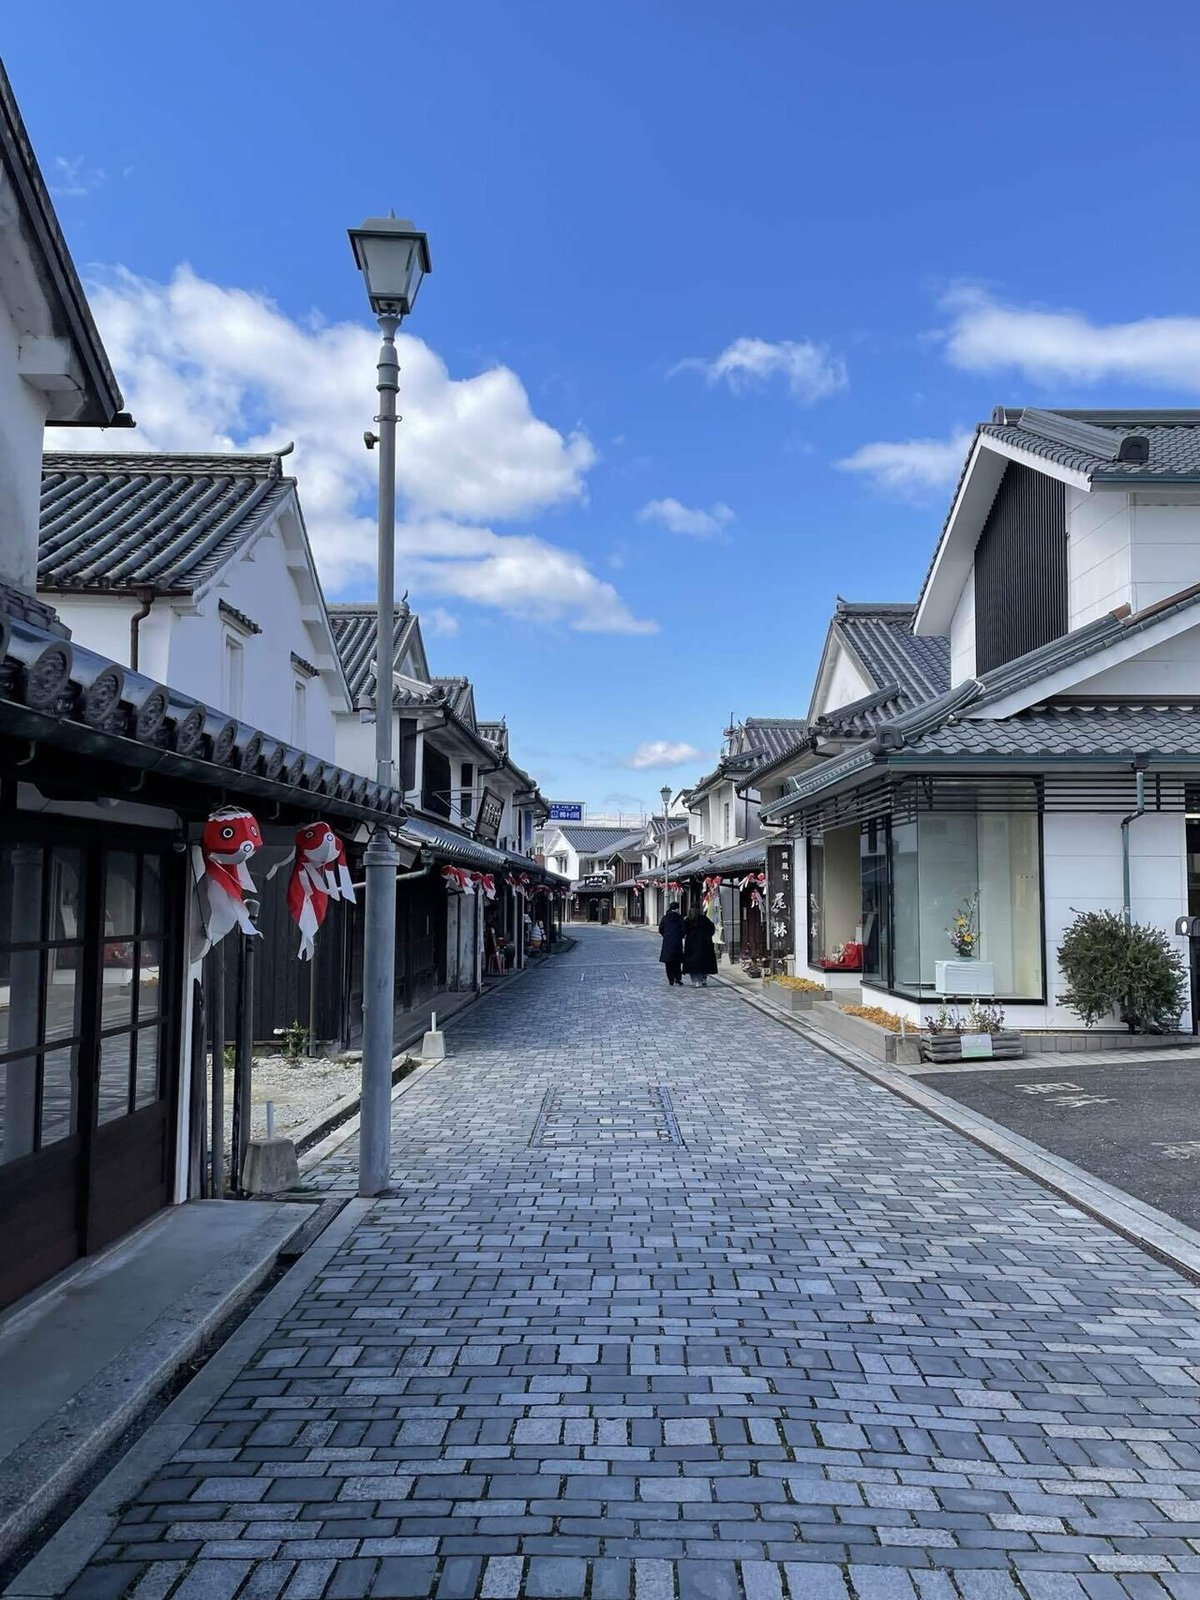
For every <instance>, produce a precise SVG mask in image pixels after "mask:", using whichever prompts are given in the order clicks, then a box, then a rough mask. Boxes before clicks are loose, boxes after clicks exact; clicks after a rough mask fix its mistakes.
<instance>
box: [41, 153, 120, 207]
mask: <svg viewBox="0 0 1200 1600" xmlns="http://www.w3.org/2000/svg"><path fill="white" fill-rule="evenodd" d="M107 180H108V174H107V173H106V172H105V170H104V168H103V167H92V166H89V165H88V163H87V162H86V161H85V160H84V158H83V157H82V156H55V158H54V161H53V163H52V164H51V168H50V176H49V185H50V193H51V194H56V195H58V196H60V197H61V198H64V199H69V200H75V199H79V198H81V197H82V196H83V195H88V194H91V193H92V192H93V190H95V189H99V188H100V187H101V186H102V185H103V184H104V183H106V182H107Z"/></svg>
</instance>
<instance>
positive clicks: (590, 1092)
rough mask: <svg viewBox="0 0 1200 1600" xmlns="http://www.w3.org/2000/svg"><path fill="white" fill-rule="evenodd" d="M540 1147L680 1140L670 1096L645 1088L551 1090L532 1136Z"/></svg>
mask: <svg viewBox="0 0 1200 1600" xmlns="http://www.w3.org/2000/svg"><path fill="white" fill-rule="evenodd" d="M529 1142H530V1144H531V1145H538V1146H541V1147H542V1148H543V1149H566V1148H571V1147H577V1146H590V1145H609V1144H611V1145H630V1144H633V1145H662V1144H682V1143H683V1140H682V1138H681V1137H680V1133H679V1124H678V1123H677V1122H676V1121H675V1111H674V1108H673V1107H672V1105H671V1096H670V1095H669V1094H668V1093H667V1091H666V1089H664V1088H663V1087H662V1086H661V1085H659V1084H651V1085H649V1086H648V1087H646V1088H643V1089H550V1090H548V1091H547V1094H546V1098H545V1099H544V1100H543V1101H542V1109H541V1111H540V1112H539V1113H538V1119H537V1122H536V1124H535V1125H534V1129H533V1136H532V1138H531V1139H530V1141H529Z"/></svg>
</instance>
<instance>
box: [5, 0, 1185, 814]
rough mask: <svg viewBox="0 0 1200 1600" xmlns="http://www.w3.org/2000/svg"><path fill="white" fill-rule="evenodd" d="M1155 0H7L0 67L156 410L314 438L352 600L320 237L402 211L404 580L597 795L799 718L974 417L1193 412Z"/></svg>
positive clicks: (353, 569) (310, 506)
mask: <svg viewBox="0 0 1200 1600" xmlns="http://www.w3.org/2000/svg"><path fill="white" fill-rule="evenodd" d="M1142 16H1143V14H1142V13H1139V12H1137V11H1136V10H1133V11H1131V10H1130V9H1129V8H1128V7H1127V6H1117V5H1116V4H1113V3H1111V0H1110V4H1108V5H1100V6H1097V5H1096V4H1095V3H1094V0H1092V3H1090V4H1087V5H1083V4H1074V3H1056V4H1053V5H1050V6H1046V7H1042V8H1041V9H1040V10H1039V11H1037V12H1036V13H1030V12H1029V11H1028V10H1024V11H1022V10H1020V9H1017V10H1012V9H1009V10H1007V11H1005V10H1003V9H997V8H986V9H985V8H978V7H970V6H964V5H963V4H961V0H959V3H956V4H953V5H951V4H943V3H940V0H923V3H922V4H921V5H919V6H916V7H912V6H909V7H898V6H895V5H893V4H890V3H889V4H884V3H875V0H872V3H869V4H867V3H863V4H856V3H848V4H845V5H840V6H823V7H818V6H815V5H806V4H799V3H792V4H775V5H766V4H749V5H744V6H740V7H729V6H726V5H717V4H714V3H709V0H691V3H686V4H685V3H683V0H654V3H647V0H638V3H634V0H605V3H604V4H603V5H600V4H595V3H591V0H581V3H579V4H572V5H562V4H551V3H545V4H540V3H539V4H527V3H522V0H512V3H510V4H507V5H504V6H497V5H495V4H494V3H492V4H484V3H475V0H471V3H461V4H460V3H454V0H448V3H445V4H442V5H437V6H400V5H396V4H394V3H393V4H392V5H387V6H381V7H376V8H374V9H369V8H368V9H367V10H362V9H361V8H360V9H354V8H351V9H347V8H344V7H331V6H329V5H324V4H315V3H311V0H289V4H287V5H286V6H284V5H281V4H275V3H272V0H256V4H255V5H253V6H249V7H248V6H246V5H244V4H239V5H234V4H231V3H228V0H209V3H208V4H207V5H206V6H204V7H203V8H198V7H173V6H163V5H161V4H154V5H151V4H146V3H144V0H134V3H127V4H125V5H123V6H122V7H120V8H119V11H118V12H117V13H113V12H112V11H111V10H107V11H106V10H105V9H104V8H97V7H93V6H84V5H82V4H75V5H68V6H67V7H66V8H65V10H64V9H63V8H54V7H40V8H33V7H24V8H20V11H19V12H18V13H14V14H13V15H12V16H10V17H9V18H8V20H7V26H6V30H5V31H6V42H5V59H6V64H7V66H8V70H9V74H10V77H11V78H12V80H13V85H14V88H15V90H16V94H17V97H18V100H19V102H20V104H21V106H22V109H23V112H24V115H25V118H26V122H27V124H28V126H29V129H30V132H31V134H32V137H33V140H34V144H35V147H36V149H37V151H38V153H39V156H40V159H41V161H42V165H43V168H44V169H45V171H46V174H47V177H48V179H49V181H50V182H51V185H52V187H53V188H54V190H55V196H56V200H57V204H58V207H59V211H60V216H61V219H62V222H63V226H64V229H65V231H66V233H67V237H68V240H69V242H70V244H71V246H72V249H73V251H74V253H75V256H76V259H77V261H78V262H79V263H80V266H81V268H82V270H83V271H84V272H85V275H86V276H87V277H88V279H89V283H90V285H92V286H93V300H94V304H95V305H96V308H97V313H98V316H99V318H100V321H101V326H102V330H103V331H104V334H105V337H106V340H107V341H108V343H109V348H110V352H111V353H112V354H113V356H114V360H115V362H116V364H117V367H118V375H119V376H120V377H121V379H122V381H123V383H124V385H125V388H126V393H127V399H128V400H129V402H130V405H131V408H132V409H133V410H134V413H135V415H136V416H138V418H139V421H140V422H141V423H142V424H143V437H144V440H145V442H146V443H147V444H151V445H154V446H156V447H158V448H178V449H185V448H195V449H201V448H213V447H214V444H221V443H224V442H226V441H228V442H230V443H233V444H239V445H240V444H256V445H260V446H261V445H263V444H266V443H282V442H284V441H285V440H286V439H287V438H291V437H295V438H297V440H298V449H297V453H296V457H295V460H296V463H297V466H296V470H297V474H298V476H299V478H300V488H301V497H302V502H303V503H304V505H305V507H306V511H307V515H308V520H309V524H310V531H311V532H312V534H313V538H314V543H315V544H316V546H317V549H318V553H319V558H320V560H321V563H322V568H323V572H324V574H325V579H326V585H327V588H328V590H329V592H330V594H331V596H335V597H345V598H357V597H362V596H365V595H368V594H369V592H370V579H369V566H368V562H369V555H370V526H369V520H368V519H369V516H370V513H371V506H370V498H369V488H370V479H369V474H370V470H371V468H372V464H373V458H367V457H365V455H364V453H363V452H362V450H361V444H359V443H358V441H359V437H360V434H361V431H362V429H363V427H364V426H366V425H367V424H368V423H369V420H370V416H371V413H372V410H373V404H372V401H373V398H374V397H373V395H372V394H371V392H370V383H371V361H372V351H373V348H374V341H373V338H372V337H371V335H370V332H369V325H368V319H367V316H366V314H365V307H364V302H363V299H362V291H361V285H360V282H359V280H358V279H357V276H356V274H355V271H354V268H353V263H352V261H351V257H350V252H349V247H348V245H347V243H346V238H345V228H346V227H347V225H349V224H355V223H357V222H359V221H360V220H361V219H362V218H363V217H364V216H366V215H368V214H372V213H378V212H380V211H386V210H387V209H388V208H389V207H394V208H395V209H396V211H397V212H398V213H400V214H408V215H411V216H413V217H414V218H416V219H417V220H418V221H419V223H420V224H421V225H422V226H424V227H425V228H427V230H428V232H429V235H430V242H431V248H432V252H433V261H434V273H433V275H432V277H431V278H430V279H429V281H428V283H427V284H426V286H425V288H424V289H423V291H422V294H421V297H420V300H419V302H418V305H417V308H416V311H415V313H414V316H413V317H412V319H411V320H410V322H409V324H408V325H407V329H406V332H407V333H408V334H409V335H410V336H411V337H410V340H409V341H408V342H407V343H406V346H405V350H404V359H405V374H403V375H402V382H403V383H404V384H405V392H404V393H402V396H401V409H402V411H405V413H406V424H405V430H406V434H405V436H403V438H402V444H401V452H402V461H401V488H402V494H403V498H404V506H405V511H406V517H405V526H404V530H403V532H402V537H401V551H400V558H399V571H400V584H401V587H405V586H408V587H409V588H410V589H411V597H412V599H413V601H414V603H415V604H416V605H417V607H418V608H419V609H420V610H421V612H422V615H423V616H425V617H427V618H428V619H429V624H430V625H429V628H428V630H427V644H428V647H429V652H430V656H431V658H432V661H433V665H434V670H435V671H440V672H446V673H451V672H465V673H467V674H469V675H470V676H471V677H472V678H473V679H474V680H475V681H476V684H477V698H478V702H479V705H480V709H481V712H483V713H485V714H487V715H489V716H499V715H507V717H508V720H509V723H510V726H511V728H512V730H513V748H514V754H515V755H516V756H517V759H518V760H521V761H522V762H523V763H524V764H526V765H527V766H528V767H529V768H530V769H531V770H533V771H534V772H535V773H536V774H537V775H538V776H539V777H541V778H542V780H543V787H544V788H545V789H546V791H547V792H548V793H550V794H551V796H552V797H561V798H572V799H573V798H582V799H585V800H586V801H588V802H589V803H590V804H591V805H592V807H593V808H594V809H611V808H612V807H613V806H615V805H618V804H620V805H623V806H625V807H633V806H636V804H637V803H638V801H639V800H642V801H645V802H647V803H649V801H650V800H651V799H652V797H653V796H654V794H655V793H656V792H657V790H658V788H659V786H660V785H661V784H662V782H663V781H664V780H668V781H671V782H673V783H675V784H682V783H684V782H685V781H687V780H688V779H689V778H693V777H695V776H696V775H698V773H699V771H700V770H702V768H703V766H704V763H705V758H706V757H707V756H708V755H710V754H711V753H712V752H713V751H715V749H716V748H717V746H718V744H719V742H720V733H721V729H722V728H723V727H724V726H725V724H726V722H727V721H728V718H729V715H730V712H733V713H734V714H735V715H736V716H739V717H740V716H746V715H751V714H767V715H772V714H773V715H788V714H801V713H803V711H804V709H805V706H806V702H807V697H808V692H809V689H810V685H811V681H812V675H813V670H814V667H815V664H816V659H817V655H818V652H819V648H820V643H821V640H822V638H823V635H824V629H825V625H826V621H827V618H828V615H829V612H830V609H831V607H832V605H833V602H834V598H835V596H836V595H837V594H839V593H840V594H842V595H844V596H846V597H847V598H851V599H861V600H897V599H907V598H912V597H914V595H915V593H916V590H917V588H918V587H919V584H920V579H921V576H922V574H923V572H924V569H925V565H926V563H927V560H928V557H929V554H930V550H931V548H932V544H933V541H934V540H935V538H936V535H937V531H938V529H939V527H940V524H941V520H942V517H943V515H944V512H945V508H946V504H947V498H948V493H949V488H950V487H951V486H952V482H953V479H954V477H955V476H956V474H957V469H958V465H959V464H960V461H961V455H962V448H961V445H962V440H961V437H960V435H961V434H962V433H963V431H964V430H968V429H970V428H971V427H972V426H973V425H974V424H975V423H976V422H977V421H979V420H980V419H982V418H984V417H986V416H987V414H988V413H989V411H990V409H991V407H992V406H993V405H994V404H996V403H1005V404H1022V403H1026V404H1042V405H1050V404H1075V405H1111V404H1138V405H1194V404H1197V403H1198V402H1197V399H1196V396H1197V394H1198V392H1200V303H1198V298H1200V297H1198V294H1197V288H1196V282H1197V279H1196V261H1197V257H1198V254H1200V251H1198V248H1197V245H1198V240H1197V232H1198V226H1200V224H1198V218H1200V208H1198V206H1197V185H1198V182H1200V161H1198V160H1197V156H1198V154H1200V152H1198V149H1197V145H1198V137H1197V136H1198V133H1200V117H1198V114H1197V110H1196V97H1195V61H1196V59H1197V46H1198V45H1200V37H1198V35H1200V23H1198V19H1197V13H1196V8H1195V7H1194V6H1192V5H1184V4H1165V5H1160V6H1158V7H1156V8H1155V10H1154V13H1153V18H1152V22H1150V23H1149V24H1148V25H1147V26H1146V27H1145V28H1144V29H1143V28H1142ZM372 24H374V26H372ZM352 325H357V328H358V329H359V330H362V331H361V332H356V331H355V327H354V326H352ZM73 442H75V443H79V442H81V441H79V440H78V438H76V440H74V441H73ZM121 442H122V444H124V442H125V441H121ZM95 444H96V445H100V444H101V441H100V440H99V439H97V440H96V441H95ZM655 741H663V742H664V743H666V744H670V745H676V744H677V745H681V746H687V747H690V748H691V749H692V750H693V751H695V752H696V754H695V755H694V756H684V757H683V758H682V759H681V760H680V761H679V762H677V763H676V764H674V765H671V766H663V765H662V764H660V763H651V764H648V765H642V766H636V765H631V764H630V763H631V762H632V761H634V760H635V759H636V753H637V752H638V751H639V750H641V749H643V747H645V746H648V745H653V744H654V742H655ZM643 760H648V757H646V756H645V755H643Z"/></svg>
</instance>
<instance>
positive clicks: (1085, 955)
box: [1058, 911, 1188, 1033]
mask: <svg viewBox="0 0 1200 1600" xmlns="http://www.w3.org/2000/svg"><path fill="white" fill-rule="evenodd" d="M1058 964H1059V966H1060V967H1061V968H1062V972H1063V976H1064V977H1065V978H1066V980H1067V984H1068V988H1067V992H1066V993H1065V994H1064V995H1063V996H1062V1002H1063V1004H1064V1005H1067V1006H1070V1008H1071V1010H1072V1011H1075V1012H1078V1014H1079V1015H1080V1016H1081V1017H1082V1018H1083V1020H1084V1022H1086V1023H1087V1024H1088V1026H1089V1027H1090V1026H1091V1024H1092V1023H1094V1022H1098V1021H1099V1020H1100V1019H1101V1018H1102V1017H1106V1016H1107V1015H1108V1014H1109V1013H1110V1012H1111V1011H1116V1012H1117V1014H1118V1016H1119V1017H1120V1018H1121V1021H1122V1022H1124V1023H1127V1024H1128V1026H1129V1029H1130V1031H1131V1032H1133V1033H1168V1032H1171V1031H1172V1030H1173V1029H1174V1028H1176V1027H1177V1026H1178V1023H1179V1016H1180V1013H1181V1012H1182V1010H1183V1007H1184V1004H1185V1000H1186V995H1187V983H1188V978H1187V971H1186V968H1185V967H1184V964H1183V958H1182V956H1181V955H1180V954H1179V952H1178V951H1177V950H1175V949H1174V948H1173V947H1172V945H1171V943H1170V941H1169V940H1168V938H1167V935H1166V934H1165V933H1164V932H1163V931H1162V929H1161V928H1151V927H1147V926H1144V925H1142V924H1140V923H1136V922H1135V923H1134V924H1133V925H1132V926H1131V927H1126V926H1125V922H1124V919H1123V918H1122V917H1120V916H1119V915H1118V914H1117V913H1116V912H1115V911H1083V912H1080V913H1079V915H1078V916H1077V917H1076V918H1075V921H1074V922H1073V923H1072V924H1071V926H1070V927H1069V928H1068V929H1067V931H1066V934H1065V935H1064V937H1063V942H1062V944H1061V946H1060V947H1059V951H1058Z"/></svg>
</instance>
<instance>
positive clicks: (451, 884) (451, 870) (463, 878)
mask: <svg viewBox="0 0 1200 1600" xmlns="http://www.w3.org/2000/svg"><path fill="white" fill-rule="evenodd" d="M442 877H443V878H444V879H445V881H446V887H447V889H449V890H450V891H451V892H452V893H454V894H466V892H467V890H468V889H469V888H470V886H471V874H470V872H469V871H468V870H467V868H466V867H443V868H442Z"/></svg>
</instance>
